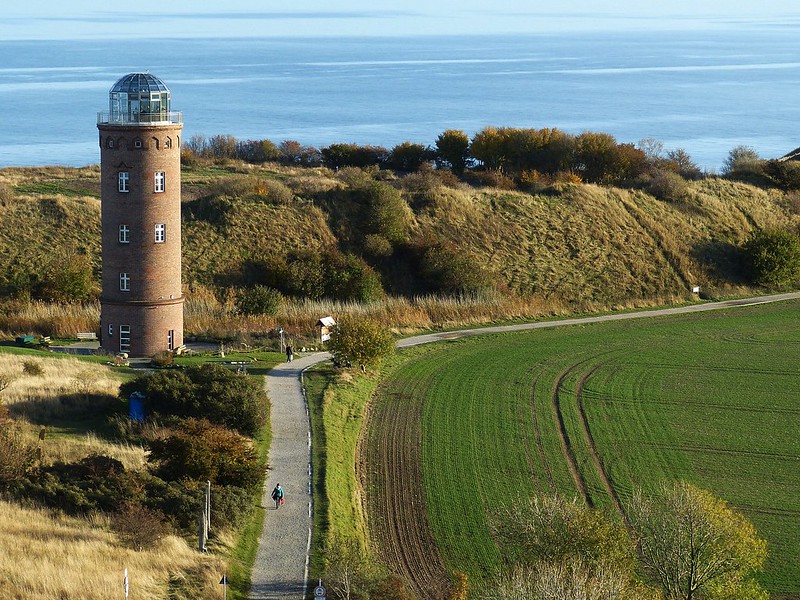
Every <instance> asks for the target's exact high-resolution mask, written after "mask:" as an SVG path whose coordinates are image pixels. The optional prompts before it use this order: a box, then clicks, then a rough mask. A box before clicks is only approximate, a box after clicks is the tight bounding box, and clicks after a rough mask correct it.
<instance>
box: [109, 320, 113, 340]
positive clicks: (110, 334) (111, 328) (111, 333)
mask: <svg viewBox="0 0 800 600" xmlns="http://www.w3.org/2000/svg"><path fill="white" fill-rule="evenodd" d="M108 337H114V325H113V324H111V323H109V324H108Z"/></svg>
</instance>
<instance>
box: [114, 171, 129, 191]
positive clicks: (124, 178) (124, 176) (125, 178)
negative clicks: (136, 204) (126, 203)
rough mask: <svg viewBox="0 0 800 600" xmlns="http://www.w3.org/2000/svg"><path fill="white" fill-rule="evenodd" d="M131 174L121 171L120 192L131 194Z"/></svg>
mask: <svg viewBox="0 0 800 600" xmlns="http://www.w3.org/2000/svg"><path fill="white" fill-rule="evenodd" d="M130 181H131V174H130V173H128V172H127V171H120V172H119V173H118V174H117V189H118V190H119V191H120V192H130V191H131V190H130V185H129V184H130Z"/></svg>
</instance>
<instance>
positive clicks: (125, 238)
mask: <svg viewBox="0 0 800 600" xmlns="http://www.w3.org/2000/svg"><path fill="white" fill-rule="evenodd" d="M130 233H131V228H130V227H128V226H127V225H120V226H119V243H120V244H128V243H130V241H131V240H130Z"/></svg>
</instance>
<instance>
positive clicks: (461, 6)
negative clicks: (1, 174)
mask: <svg viewBox="0 0 800 600" xmlns="http://www.w3.org/2000/svg"><path fill="white" fill-rule="evenodd" d="M134 6H136V4H135V3H130V2H120V3H118V4H117V3H113V2H108V0H103V1H98V0H35V1H33V2H18V1H14V2H13V3H9V6H4V7H3V17H2V19H0V39H6V40H9V39H58V38H69V39H75V38H98V37H105V38H108V37H155V38H161V37H240V36H245V37H253V36H256V37H261V36H269V37H272V36H320V35H325V36H336V35H409V34H476V33H506V32H508V33H541V32H547V31H552V30H561V31H563V30H584V29H586V30H589V29H606V30H612V29H619V30H630V29H650V28H659V29H678V30H688V29H698V28H708V27H714V28H718V27H726V26H728V25H729V24H730V23H731V22H741V21H742V20H746V21H751V22H753V23H754V24H755V25H757V26H767V27H780V26H784V25H789V24H793V25H797V24H798V23H800V6H798V3H797V1H796V0H760V1H757V0H745V1H743V0H738V1H737V0H663V1H661V2H647V1H646V0H645V1H643V0H554V1H552V2H549V3H547V4H544V3H540V2H531V1H530V0H527V1H526V0H493V1H492V2H489V1H487V0H404V1H403V2H392V3H386V2H383V3H381V2H375V1H374V0H371V1H370V0H339V1H338V2H331V1H330V0H299V1H297V2H279V1H278V2H264V1H263V0H262V1H257V0H224V1H223V2H206V1H200V0H170V2H164V3H159V4H152V3H151V4H142V5H141V6H142V7H144V8H143V9H142V10H141V11H135V10H131V7H134Z"/></svg>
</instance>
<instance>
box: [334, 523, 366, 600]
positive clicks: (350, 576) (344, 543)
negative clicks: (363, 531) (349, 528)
mask: <svg viewBox="0 0 800 600" xmlns="http://www.w3.org/2000/svg"><path fill="white" fill-rule="evenodd" d="M325 563H326V565H325V576H326V581H327V582H328V585H329V587H330V589H331V591H332V592H333V597H334V598H338V599H339V600H350V598H352V597H355V596H356V595H357V594H358V595H360V593H361V592H363V591H364V590H363V588H364V587H365V585H366V584H367V582H368V579H369V562H368V561H367V557H366V553H365V552H364V549H363V548H362V547H361V546H360V544H359V543H358V541H357V540H354V539H342V538H340V537H335V538H334V539H332V540H330V541H329V542H328V544H327V545H326V549H325Z"/></svg>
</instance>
